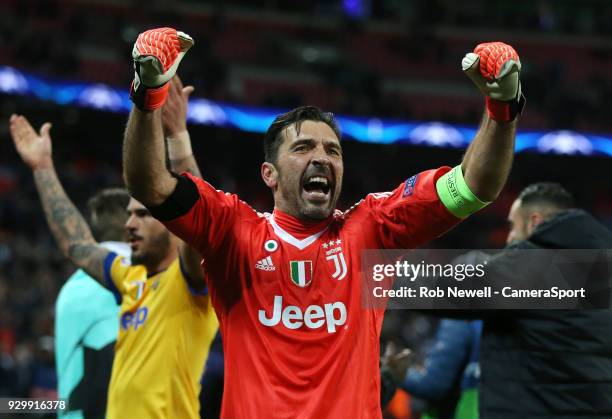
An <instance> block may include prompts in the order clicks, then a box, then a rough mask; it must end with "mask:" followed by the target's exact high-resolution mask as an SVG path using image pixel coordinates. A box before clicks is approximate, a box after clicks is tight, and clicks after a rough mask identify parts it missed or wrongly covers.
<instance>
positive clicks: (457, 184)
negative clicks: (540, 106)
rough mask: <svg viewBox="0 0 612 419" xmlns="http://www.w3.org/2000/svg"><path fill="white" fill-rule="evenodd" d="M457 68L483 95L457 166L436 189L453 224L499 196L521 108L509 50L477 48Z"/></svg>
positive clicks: (516, 67) (517, 65)
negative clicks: (482, 109) (474, 127)
mask: <svg viewBox="0 0 612 419" xmlns="http://www.w3.org/2000/svg"><path fill="white" fill-rule="evenodd" d="M462 68H463V71H464V73H465V74H466V75H467V76H468V77H469V78H470V79H471V80H472V81H473V82H474V84H475V85H476V86H477V87H478V89H479V90H480V91H481V92H482V93H483V94H484V95H485V103H486V112H485V115H484V117H483V120H482V123H481V125H480V128H479V129H478V132H477V133H476V136H475V138H474V140H473V141H472V143H471V144H470V146H469V147H468V149H467V152H466V153H465V156H464V158H463V161H462V162H461V166H457V167H455V168H454V169H453V170H451V172H449V173H447V174H446V175H444V176H443V177H442V178H440V180H439V181H438V183H437V185H436V189H437V190H438V194H439V195H440V198H441V199H442V201H443V202H444V204H445V206H446V207H447V208H448V209H449V210H450V211H451V212H452V213H453V214H454V215H456V216H457V217H458V218H465V217H467V216H468V215H470V214H471V213H473V212H475V211H477V210H478V209H480V208H482V207H484V206H485V205H486V204H487V203H489V202H491V201H493V200H494V199H495V198H497V196H498V195H499V193H500V192H501V190H502V188H503V186H504V184H505V183H506V179H507V178H508V175H509V173H510V168H511V167H512V158H513V156H514V139H515V136H516V119H517V117H518V116H519V115H520V113H521V111H522V109H523V106H524V104H525V98H524V96H523V94H522V91H521V82H520V79H519V73H520V69H521V62H520V60H519V57H518V54H517V53H516V51H515V50H514V48H512V47H511V46H510V45H506V44H504V43H502V42H489V43H484V44H479V45H478V46H476V48H475V49H474V52H471V53H468V54H466V56H465V57H464V58H463V61H462Z"/></svg>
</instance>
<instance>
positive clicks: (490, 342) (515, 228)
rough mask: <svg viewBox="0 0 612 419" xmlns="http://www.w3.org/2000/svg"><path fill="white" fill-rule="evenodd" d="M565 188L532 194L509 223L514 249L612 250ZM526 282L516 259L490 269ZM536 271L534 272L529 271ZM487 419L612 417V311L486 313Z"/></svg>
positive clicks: (537, 187) (541, 186) (539, 188)
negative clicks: (611, 327) (522, 278)
mask: <svg viewBox="0 0 612 419" xmlns="http://www.w3.org/2000/svg"><path fill="white" fill-rule="evenodd" d="M573 202H574V200H573V197H572V195H571V194H570V193H569V192H568V191H567V190H565V189H564V188H563V187H562V186H561V185H559V184H557V183H535V184H532V185H529V186H527V187H526V188H525V189H524V190H523V191H522V192H521V193H520V194H519V196H518V197H517V199H516V200H515V201H514V203H513V204H512V207H511V209H510V213H509V215H508V222H509V224H510V231H509V234H508V239H507V242H508V244H509V247H510V248H511V249H612V233H611V232H610V230H608V229H607V228H606V227H604V226H603V225H602V224H600V223H599V222H598V221H597V220H595V218H593V217H592V216H591V215H589V214H588V213H587V212H585V211H582V210H579V209H575V208H573V206H574V203H573ZM493 266H495V267H497V269H500V270H501V271H500V272H502V273H507V275H504V277H507V278H513V277H515V278H517V279H519V278H518V277H519V276H521V269H522V268H521V267H517V266H516V262H515V258H513V257H512V255H511V253H507V254H504V253H503V252H502V254H500V255H498V256H496V257H494V258H493V259H491V260H490V261H489V267H490V268H492V267H493ZM527 269H528V268H527ZM469 315H470V317H482V318H483V319H484V328H483V336H482V340H481V352H480V353H481V358H480V366H481V372H482V376H481V381H480V403H479V404H480V417H481V418H483V419H505V418H508V419H510V418H519V417H523V418H527V417H534V418H535V417H537V418H544V417H550V418H553V417H554V418H561V417H562V418H610V417H612V333H610V325H612V310H603V309H602V310H509V311H496V310H484V311H481V312H479V313H477V312H474V313H470V314H469Z"/></svg>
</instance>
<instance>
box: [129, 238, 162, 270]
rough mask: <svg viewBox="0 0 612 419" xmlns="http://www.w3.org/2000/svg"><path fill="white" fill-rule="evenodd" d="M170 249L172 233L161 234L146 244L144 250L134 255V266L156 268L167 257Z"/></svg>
mask: <svg viewBox="0 0 612 419" xmlns="http://www.w3.org/2000/svg"><path fill="white" fill-rule="evenodd" d="M169 248H170V232H168V231H167V230H166V231H164V232H161V233H159V234H157V235H155V236H153V237H151V239H150V240H149V242H148V243H146V246H145V248H144V249H140V250H138V251H137V252H133V253H132V265H144V266H147V267H149V266H156V265H158V264H159V263H160V262H161V261H162V260H164V258H165V257H166V255H167V254H168V250H169Z"/></svg>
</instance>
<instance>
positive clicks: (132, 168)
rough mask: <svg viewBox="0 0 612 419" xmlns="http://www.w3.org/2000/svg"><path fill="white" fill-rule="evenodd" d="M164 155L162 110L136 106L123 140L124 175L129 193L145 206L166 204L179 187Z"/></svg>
mask: <svg viewBox="0 0 612 419" xmlns="http://www.w3.org/2000/svg"><path fill="white" fill-rule="evenodd" d="M165 157H166V150H165V146H164V134H163V130H162V124H161V110H159V109H158V110H154V111H150V112H147V111H141V110H140V109H138V108H137V107H133V108H132V112H131V113H130V118H129V119H128V124H127V128H126V130H125V138H124V140H123V177H124V178H125V184H126V186H127V188H128V190H129V191H130V194H131V195H132V196H133V197H134V198H135V199H136V200H138V201H140V202H142V204H143V205H144V206H146V207H150V206H157V205H160V204H161V203H163V202H164V201H165V200H166V198H167V197H168V196H170V194H171V193H172V191H173V190H174V188H175V186H176V179H175V178H173V177H172V175H171V173H170V171H169V170H168V168H167V167H166V161H165Z"/></svg>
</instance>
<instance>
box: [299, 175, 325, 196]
mask: <svg viewBox="0 0 612 419" xmlns="http://www.w3.org/2000/svg"><path fill="white" fill-rule="evenodd" d="M302 189H303V191H304V195H305V198H306V199H307V200H309V201H314V202H324V201H327V200H328V199H329V197H330V192H331V190H332V183H331V181H330V180H329V179H328V178H327V177H326V176H321V175H315V176H310V177H308V178H306V179H305V180H304V182H303V184H302Z"/></svg>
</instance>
